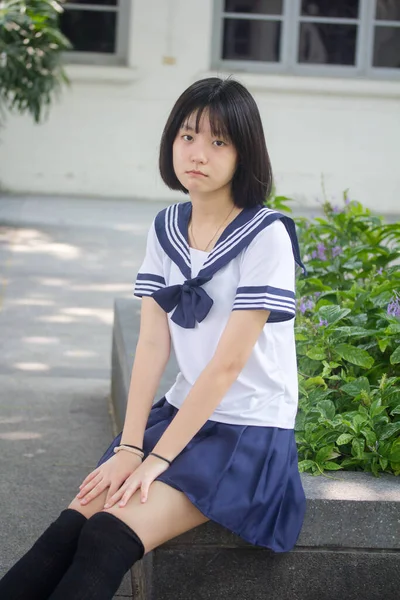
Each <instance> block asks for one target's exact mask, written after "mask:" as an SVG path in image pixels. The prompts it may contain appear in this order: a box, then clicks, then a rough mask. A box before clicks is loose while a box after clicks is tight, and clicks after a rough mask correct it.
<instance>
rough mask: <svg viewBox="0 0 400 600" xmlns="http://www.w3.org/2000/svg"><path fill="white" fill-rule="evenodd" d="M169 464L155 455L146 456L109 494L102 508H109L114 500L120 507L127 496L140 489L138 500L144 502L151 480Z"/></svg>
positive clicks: (126, 500) (126, 499)
mask: <svg viewBox="0 0 400 600" xmlns="http://www.w3.org/2000/svg"><path fill="white" fill-rule="evenodd" d="M168 467H169V465H168V463H167V462H166V461H165V460H162V459H161V458H157V457H156V456H148V457H147V458H146V459H145V460H144V461H143V462H142V464H141V465H140V466H139V467H138V468H137V469H135V471H134V472H133V473H132V475H130V476H129V477H128V478H127V479H126V480H125V482H124V484H123V485H122V486H121V487H120V488H119V490H118V491H117V492H116V493H115V494H114V495H113V496H111V498H110V499H109V500H108V503H107V504H105V506H104V508H111V507H112V506H114V504H115V503H116V502H118V501H119V500H120V502H119V506H120V507H121V508H122V507H123V506H125V504H126V503H127V502H128V500H129V498H130V497H131V496H132V495H133V494H134V493H135V492H136V490H138V489H140V491H141V493H140V500H141V502H146V500H147V498H148V495H149V488H150V485H151V484H152V483H153V481H154V480H155V479H156V477H158V476H159V475H161V473H164V471H166V470H167V469H168Z"/></svg>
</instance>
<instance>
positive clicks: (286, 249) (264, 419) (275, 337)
mask: <svg viewBox="0 0 400 600" xmlns="http://www.w3.org/2000/svg"><path fill="white" fill-rule="evenodd" d="M191 211H192V204H191V202H184V203H177V204H173V205H171V206H169V207H168V208H166V209H164V210H162V211H160V212H159V213H158V214H157V215H156V217H155V219H154V220H153V222H152V224H151V227H150V230H149V233H148V237H147V246H146V254H145V257H144V260H143V263H142V265H141V267H140V268H139V272H138V275H137V278H136V283H135V290H134V295H135V296H138V297H143V296H151V297H153V298H154V300H155V301H156V302H157V303H158V304H159V305H160V306H161V307H162V308H163V309H164V310H165V312H166V313H167V314H168V325H169V329H170V334H171V340H172V345H173V349H174V352H175V356H176V359H177V363H178V366H179V373H178V375H177V378H176V381H175V383H174V384H173V385H172V387H171V388H170V389H169V390H168V391H167V392H166V394H165V396H166V399H167V401H168V402H169V403H170V404H172V405H173V406H175V407H176V408H178V409H179V407H180V406H181V405H182V403H183V402H184V400H185V398H186V397H187V395H188V393H189V391H190V389H191V387H192V386H193V385H194V383H195V381H196V379H197V377H198V376H199V375H200V373H201V372H202V371H203V370H204V368H205V367H206V365H207V364H208V363H209V362H210V360H211V359H212V357H213V355H214V353H215V350H216V348H217V345H218V342H219V339H220V337H221V335H222V333H223V331H224V328H225V326H226V324H227V322H228V319H229V316H230V314H231V312H232V310H254V309H265V310H268V311H270V315H269V317H268V320H267V321H266V324H265V325H264V328H263V330H262V332H261V334H260V336H259V338H258V340H257V342H256V344H255V346H254V348H253V350H252V353H251V355H250V357H249V359H248V361H247V363H246V365H245V366H244V368H243V369H242V371H241V372H240V374H239V376H238V377H237V379H236V380H235V381H234V383H233V384H232V386H231V387H230V388H229V390H228V392H227V393H226V394H225V395H224V397H223V398H222V399H221V402H220V403H219V405H218V406H217V407H216V409H215V411H214V412H213V414H212V415H211V416H210V420H211V421H219V422H222V423H230V424H237V425H258V426H276V427H282V428H285V429H293V428H294V423H295V417H296V412H297V405H298V385H297V363H296V351H295V339H294V317H295V306H296V304H295V263H296V262H297V263H298V265H299V266H300V267H302V268H303V269H304V265H303V264H302V262H301V258H300V251H299V246H298V240H297V235H296V229H295V224H294V222H293V220H292V219H291V218H290V217H287V216H286V215H283V214H281V213H279V212H277V211H275V210H271V209H269V208H267V207H255V208H251V209H246V208H245V209H243V210H242V212H241V213H239V214H238V215H237V217H236V218H235V219H234V220H233V221H232V222H231V223H230V224H229V225H228V226H227V227H226V229H225V230H224V232H223V233H222V235H221V237H220V238H219V239H218V241H217V243H216V245H215V246H214V248H213V249H212V251H211V252H209V253H206V252H202V251H199V250H195V249H192V248H190V247H189V242H188V224H189V220H190V216H191ZM304 271H305V269H304Z"/></svg>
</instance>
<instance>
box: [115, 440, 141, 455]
mask: <svg viewBox="0 0 400 600" xmlns="http://www.w3.org/2000/svg"><path fill="white" fill-rule="evenodd" d="M120 446H128V448H136V450H139V451H140V452H143V448H139V446H132V445H131V444H125V443H124V442H120ZM143 454H144V452H143Z"/></svg>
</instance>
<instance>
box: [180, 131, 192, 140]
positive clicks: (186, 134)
mask: <svg viewBox="0 0 400 600" xmlns="http://www.w3.org/2000/svg"><path fill="white" fill-rule="evenodd" d="M182 137H183V139H184V140H185V138H191V139H193V137H192V136H191V135H189V134H188V133H185V134H184V135H183V136H182ZM186 141H189V142H190V140H185V142H186Z"/></svg>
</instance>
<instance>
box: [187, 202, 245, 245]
mask: <svg viewBox="0 0 400 600" xmlns="http://www.w3.org/2000/svg"><path fill="white" fill-rule="evenodd" d="M234 208H235V204H234V205H233V206H232V210H231V211H230V213H229V215H228V216H227V217H226V218H225V219H224V221H223V222H222V223H221V225H220V226H219V227H218V229H217V231H216V232H215V233H214V235H213V236H212V238H211V240H210V241H209V242H208V244H207V246H206V248H205V250H203V252H207V248H208V246H209V245H210V244H211V242H212V241H213V239H214V238H215V236H216V235H217V233H218V232H219V230H220V229H221V227H222V226H223V225H224V224H225V223H226V221H227V220H228V219H229V217H230V216H231V214H232V213H233V209H234ZM190 232H191V234H192V238H193V241H194V244H195V246H196V250H200V248H199V246H198V244H197V242H196V239H195V237H194V235H193V226H192V221H191V222H190Z"/></svg>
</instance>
